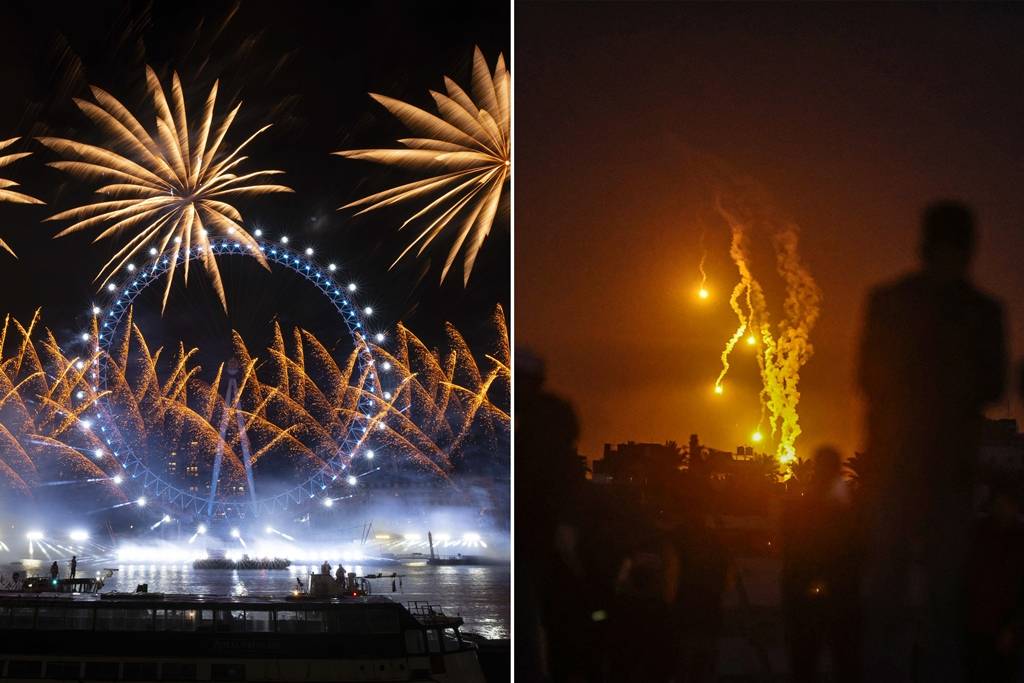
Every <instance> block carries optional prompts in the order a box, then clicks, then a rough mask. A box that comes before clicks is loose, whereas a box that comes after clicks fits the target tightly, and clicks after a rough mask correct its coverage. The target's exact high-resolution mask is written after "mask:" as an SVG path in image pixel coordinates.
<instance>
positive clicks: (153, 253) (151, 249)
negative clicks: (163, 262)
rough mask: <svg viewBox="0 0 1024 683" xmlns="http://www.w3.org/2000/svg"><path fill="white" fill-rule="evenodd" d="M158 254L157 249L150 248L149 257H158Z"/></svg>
mask: <svg viewBox="0 0 1024 683" xmlns="http://www.w3.org/2000/svg"><path fill="white" fill-rule="evenodd" d="M156 253H157V252H156V247H150V248H149V255H150V256H156Z"/></svg>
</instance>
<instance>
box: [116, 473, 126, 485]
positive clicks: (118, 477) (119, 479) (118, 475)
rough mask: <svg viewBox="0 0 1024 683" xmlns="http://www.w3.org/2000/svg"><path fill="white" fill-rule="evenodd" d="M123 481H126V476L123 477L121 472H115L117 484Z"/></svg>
mask: <svg viewBox="0 0 1024 683" xmlns="http://www.w3.org/2000/svg"><path fill="white" fill-rule="evenodd" d="M122 481H124V477H122V476H121V475H120V474H115V475H114V483H115V484H120V483H121V482H122Z"/></svg>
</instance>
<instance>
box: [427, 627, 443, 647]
mask: <svg viewBox="0 0 1024 683" xmlns="http://www.w3.org/2000/svg"><path fill="white" fill-rule="evenodd" d="M427 650H428V651H430V652H440V651H441V638H440V637H439V636H438V633H437V629H436V628H428V629H427Z"/></svg>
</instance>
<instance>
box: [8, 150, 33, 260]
mask: <svg viewBox="0 0 1024 683" xmlns="http://www.w3.org/2000/svg"><path fill="white" fill-rule="evenodd" d="M19 139H20V138H10V139H8V140H0V152H3V150H5V149H7V148H8V147H10V146H11V145H13V144H14V143H16V142H17V141H18V140H19ZM31 154H32V152H17V153H14V154H0V168H3V167H4V166H10V165H11V164H13V163H14V162H15V161H17V160H18V159H24V158H25V157H27V156H31ZM17 186H18V183H16V182H14V181H13V180H8V179H7V178H0V202H13V203H15V204H42V203H43V202H42V201H41V200H39V199H36V198H35V197H30V196H29V195H27V194H24V193H22V192H16V191H15V190H12V189H11V188H12V187H17ZM0 249H3V250H4V251H6V252H7V253H8V254H10V255H11V256H16V254H15V253H14V250H13V249H11V247H10V246H9V245H8V244H7V242H4V241H3V240H2V239H0Z"/></svg>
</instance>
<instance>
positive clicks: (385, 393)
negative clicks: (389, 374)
mask: <svg viewBox="0 0 1024 683" xmlns="http://www.w3.org/2000/svg"><path fill="white" fill-rule="evenodd" d="M384 398H385V399H386V400H389V401H390V400H391V392H390V391H385V392H384Z"/></svg>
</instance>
